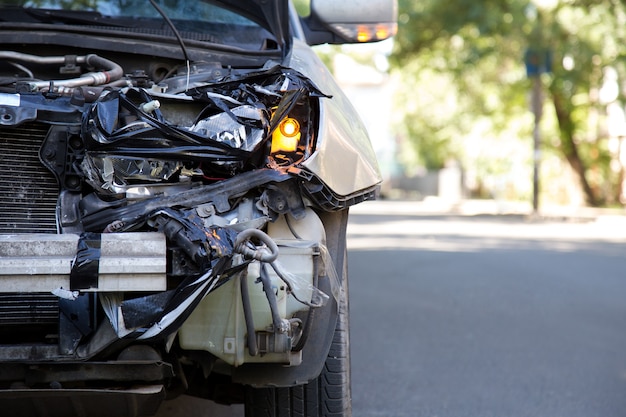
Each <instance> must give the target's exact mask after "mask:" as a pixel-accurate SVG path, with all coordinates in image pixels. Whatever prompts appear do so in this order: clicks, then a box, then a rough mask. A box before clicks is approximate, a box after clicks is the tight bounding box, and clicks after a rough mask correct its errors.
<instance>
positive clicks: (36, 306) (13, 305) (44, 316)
mask: <svg viewBox="0 0 626 417" xmlns="http://www.w3.org/2000/svg"><path fill="white" fill-rule="evenodd" d="M58 319H59V302H58V298H57V297H56V296H54V295H52V294H0V327H2V326H6V325H21V326H25V325H32V324H41V325H43V324H55V323H57V321H58Z"/></svg>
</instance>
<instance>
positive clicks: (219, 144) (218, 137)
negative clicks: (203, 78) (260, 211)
mask: <svg viewBox="0 0 626 417" xmlns="http://www.w3.org/2000/svg"><path fill="white" fill-rule="evenodd" d="M318 97H325V96H324V95H323V94H322V93H321V92H319V91H318V90H317V88H316V87H315V86H314V85H313V84H312V83H311V82H310V81H309V80H308V79H306V78H305V77H303V76H302V75H300V74H298V73H296V72H293V71H290V70H286V69H284V68H280V67H277V68H274V69H271V70H268V71H265V72H261V73H254V74H248V75H247V76H243V77H242V76H239V77H236V76H233V78H229V79H228V80H225V81H223V82H220V83H214V84H207V85H204V86H199V87H195V88H193V89H192V90H189V91H187V92H186V93H185V94H178V95H172V94H166V93H164V92H162V91H158V90H156V89H152V90H147V89H143V88H126V89H121V90H112V91H107V92H105V93H104V94H103V95H102V96H101V97H100V98H99V99H98V100H97V101H96V102H95V103H94V104H93V105H92V106H91V108H90V110H89V111H88V112H87V114H86V115H85V117H84V118H83V128H82V132H83V139H84V142H85V156H84V161H83V164H82V165H81V166H82V167H83V172H84V174H85V177H86V180H87V182H88V183H90V184H91V185H92V186H93V187H94V188H95V189H98V190H101V191H106V192H122V191H123V190H124V188H125V187H128V186H131V185H133V186H135V185H141V184H143V183H145V184H154V183H156V182H163V183H176V182H180V181H182V180H185V181H186V180H188V179H189V178H192V179H194V180H197V181H214V180H217V179H223V178H229V177H232V176H234V175H237V174H239V173H241V172H244V171H248V170H251V169H258V168H263V167H270V168H274V169H285V168H288V167H290V166H292V165H295V164H298V163H299V162H301V161H303V160H305V159H306V158H308V156H310V155H311V154H312V152H313V149H314V143H313V142H314V141H313V132H314V126H315V123H316V121H317V118H316V115H317V112H316V111H315V108H317V107H316V105H315V104H314V103H316V98H318Z"/></svg>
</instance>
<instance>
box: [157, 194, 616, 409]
mask: <svg viewBox="0 0 626 417" xmlns="http://www.w3.org/2000/svg"><path fill="white" fill-rule="evenodd" d="M348 245H349V250H350V252H349V257H350V258H349V273H350V299H351V321H352V322H351V331H352V341H351V344H352V377H353V383H352V396H353V410H354V412H353V415H354V416H355V417H464V416H468V417H469V416H471V417H491V416H493V417H518V416H519V417H531V416H537V417H560V416H563V417H594V416H598V417H618V416H619V417H621V416H626V332H625V331H624V330H625V328H626V274H625V271H626V256H624V255H625V254H626V220H625V219H624V218H620V217H610V218H609V217H601V218H599V219H597V220H594V221H579V220H575V221H571V220H569V221H567V220H566V221H564V220H563V219H558V220H549V219H548V220H545V219H535V220H532V221H531V220H528V219H526V218H525V217H523V216H514V215H508V216H493V215H475V216H457V215H450V214H444V213H441V212H436V211H430V209H429V208H428V207H425V206H424V205H420V204H417V203H411V202H404V203H403V202H384V201H383V202H371V203H365V204H362V205H359V206H357V207H355V208H354V209H353V211H352V217H351V222H350V228H349V244H348ZM179 415H180V416H183V415H184V416H189V415H194V416H198V417H200V416H219V417H225V416H233V417H234V416H237V417H241V416H243V410H242V408H241V407H218V408H214V407H212V406H210V405H208V404H207V403H205V402H201V401H196V400H193V401H192V402H190V399H188V398H186V397H183V398H182V399H179V400H177V401H174V402H170V403H166V405H165V407H164V408H163V409H162V412H161V413H160V414H159V416H160V417H165V416H168V417H173V416H179Z"/></svg>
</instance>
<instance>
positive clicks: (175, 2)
mask: <svg viewBox="0 0 626 417" xmlns="http://www.w3.org/2000/svg"><path fill="white" fill-rule="evenodd" d="M156 3H157V4H158V5H159V6H160V7H161V8H162V9H163V10H164V11H165V12H166V13H167V15H168V17H169V18H170V19H177V20H181V21H187V20H197V21H201V22H205V23H233V24H237V25H245V26H256V23H254V22H252V21H251V20H249V19H247V18H245V17H243V16H241V15H238V14H236V13H233V12H231V11H229V10H225V9H223V8H221V7H219V6H216V5H214V4H210V3H207V2H204V1H198V0H182V1H181V0H157V1H156ZM0 5H3V6H20V7H27V8H39V9H50V10H72V11H89V12H97V13H100V14H101V15H103V16H108V17H132V18H154V19H160V18H161V16H160V15H159V13H158V12H157V10H156V9H155V8H154V7H152V5H151V4H150V3H149V2H148V1H146V0H118V1H110V0H87V1H81V0H61V1H44V0H42V1H37V0H34V1H33V0H21V1H20V0H13V1H0Z"/></svg>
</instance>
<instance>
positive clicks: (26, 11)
mask: <svg viewBox="0 0 626 417" xmlns="http://www.w3.org/2000/svg"><path fill="white" fill-rule="evenodd" d="M0 10H1V12H0V22H22V23H50V24H60V23H62V24H74V25H93V26H112V27H133V26H134V25H136V23H137V22H136V21H135V20H134V19H132V18H119V17H115V18H111V17H109V16H104V15H102V14H100V13H98V12H94V11H83V10H56V9H35V8H30V7H15V6H9V7H2V8H0Z"/></svg>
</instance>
